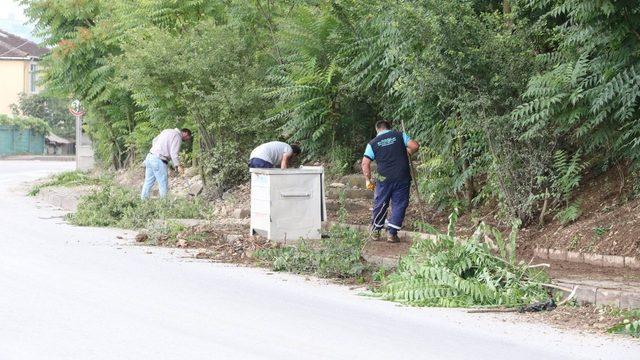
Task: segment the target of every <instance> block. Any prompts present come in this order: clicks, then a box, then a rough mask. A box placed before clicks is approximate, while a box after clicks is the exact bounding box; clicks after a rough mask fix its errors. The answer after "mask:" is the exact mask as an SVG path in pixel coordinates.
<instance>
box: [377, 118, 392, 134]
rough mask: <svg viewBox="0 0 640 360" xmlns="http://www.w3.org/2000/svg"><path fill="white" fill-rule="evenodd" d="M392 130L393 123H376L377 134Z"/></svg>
mask: <svg viewBox="0 0 640 360" xmlns="http://www.w3.org/2000/svg"><path fill="white" fill-rule="evenodd" d="M385 130H391V123H390V122H389V121H388V120H379V121H377V122H376V132H381V131H385Z"/></svg>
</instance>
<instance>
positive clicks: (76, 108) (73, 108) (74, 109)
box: [69, 99, 86, 116]
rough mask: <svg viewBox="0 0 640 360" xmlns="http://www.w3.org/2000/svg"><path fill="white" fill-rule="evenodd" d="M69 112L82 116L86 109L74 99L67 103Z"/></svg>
mask: <svg viewBox="0 0 640 360" xmlns="http://www.w3.org/2000/svg"><path fill="white" fill-rule="evenodd" d="M69 113H71V115H73V116H83V115H84V114H85V113H86V111H85V109H84V108H83V107H82V104H81V103H80V100H78V99H76V100H73V101H72V102H71V103H70V104H69Z"/></svg>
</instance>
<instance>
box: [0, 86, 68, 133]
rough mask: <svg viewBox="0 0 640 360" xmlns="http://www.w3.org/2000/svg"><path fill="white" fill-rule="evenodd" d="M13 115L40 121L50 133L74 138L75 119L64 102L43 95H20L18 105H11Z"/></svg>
mask: <svg viewBox="0 0 640 360" xmlns="http://www.w3.org/2000/svg"><path fill="white" fill-rule="evenodd" d="M11 111H12V112H13V114H14V115H24V116H30V117H35V118H39V119H42V120H44V121H46V122H47V123H48V124H49V126H50V127H51V131H52V132H53V133H54V134H56V135H59V136H62V137H64V138H67V139H74V138H75V126H76V125H75V118H74V117H73V116H72V115H71V114H69V111H68V110H67V104H66V102H65V101H64V100H62V99H58V98H55V97H51V96H47V95H44V94H31V95H29V94H25V93H21V94H20V96H19V98H18V103H16V104H12V105H11Z"/></svg>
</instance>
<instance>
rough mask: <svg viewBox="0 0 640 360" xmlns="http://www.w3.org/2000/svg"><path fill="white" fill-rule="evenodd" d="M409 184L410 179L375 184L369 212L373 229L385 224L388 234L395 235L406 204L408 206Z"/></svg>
mask: <svg viewBox="0 0 640 360" xmlns="http://www.w3.org/2000/svg"><path fill="white" fill-rule="evenodd" d="M410 185H411V181H410V180H409V181H407V180H404V181H392V182H386V181H385V182H380V183H378V184H376V191H375V196H374V198H373V211H372V214H371V224H372V226H373V229H374V230H380V229H382V228H383V227H384V226H385V224H386V226H387V229H388V230H389V233H390V234H392V235H396V234H397V233H398V230H400V229H401V228H402V222H403V221H404V214H405V212H406V211H407V206H409V192H410V189H411V187H410ZM389 206H391V216H389V220H388V221H387V212H388V210H389Z"/></svg>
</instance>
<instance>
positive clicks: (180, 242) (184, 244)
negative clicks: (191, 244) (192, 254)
mask: <svg viewBox="0 0 640 360" xmlns="http://www.w3.org/2000/svg"><path fill="white" fill-rule="evenodd" d="M176 246H177V247H187V241H186V240H185V239H180V240H178V241H177V242H176Z"/></svg>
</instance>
